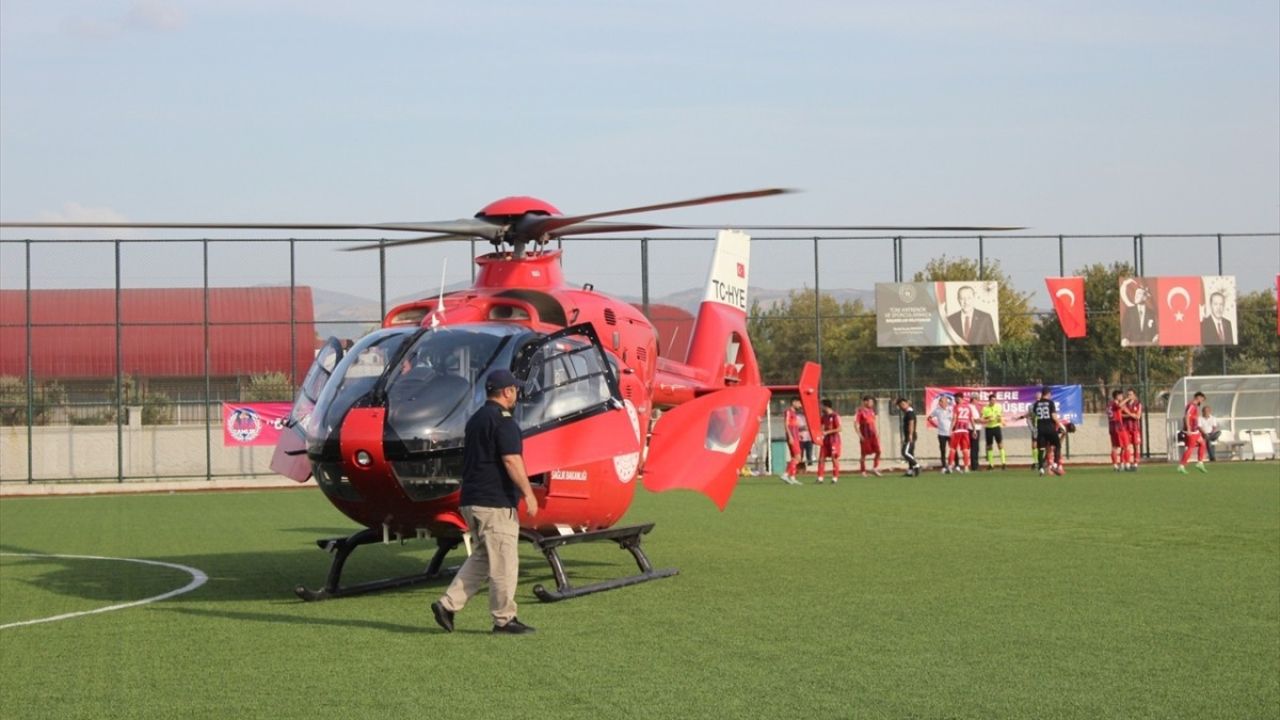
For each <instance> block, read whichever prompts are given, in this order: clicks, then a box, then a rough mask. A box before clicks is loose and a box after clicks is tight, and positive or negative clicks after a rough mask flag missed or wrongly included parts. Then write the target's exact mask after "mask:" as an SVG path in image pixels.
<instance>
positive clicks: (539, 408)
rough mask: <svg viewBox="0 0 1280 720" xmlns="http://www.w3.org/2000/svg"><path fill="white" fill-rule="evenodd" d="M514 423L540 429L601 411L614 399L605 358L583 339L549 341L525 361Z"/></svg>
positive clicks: (570, 338)
mask: <svg viewBox="0 0 1280 720" xmlns="http://www.w3.org/2000/svg"><path fill="white" fill-rule="evenodd" d="M526 369H527V372H526V374H525V378H526V379H525V381H524V383H523V386H522V388H521V402H520V403H518V404H517V405H516V421H517V422H518V423H519V424H520V427H521V429H523V430H525V431H526V432H527V431H529V430H535V429H541V428H543V427H546V426H548V425H551V424H555V423H559V422H564V421H567V420H571V419H574V418H576V417H578V416H583V415H587V414H591V413H593V412H595V411H597V410H600V409H603V408H605V407H606V406H607V404H608V403H610V402H611V400H612V399H613V396H612V392H611V391H610V388H609V380H608V379H609V373H608V368H607V366H606V364H605V360H604V355H603V353H602V352H601V351H600V349H599V348H598V347H596V346H595V345H593V344H591V343H590V342H588V341H586V340H585V339H580V338H575V337H562V338H558V339H554V340H550V341H548V342H546V343H544V344H543V345H541V346H540V347H538V348H537V350H536V351H535V352H534V353H533V354H532V355H531V356H529V357H528V359H527V365H526Z"/></svg>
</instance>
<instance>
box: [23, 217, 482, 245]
mask: <svg viewBox="0 0 1280 720" xmlns="http://www.w3.org/2000/svg"><path fill="white" fill-rule="evenodd" d="M0 228H83V229H131V230H389V231H395V232H419V233H423V232H430V233H447V234H450V235H459V236H463V237H468V238H470V237H480V238H484V239H486V240H492V239H494V238H495V237H497V235H498V231H499V230H500V229H501V228H500V227H499V226H497V225H494V224H493V223H489V222H485V221H483V220H476V219H473V218H462V219H459V220H443V221H434V222H395V223H163V222H136V223H135V222H26V221H20V222H0Z"/></svg>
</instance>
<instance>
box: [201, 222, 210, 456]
mask: <svg viewBox="0 0 1280 720" xmlns="http://www.w3.org/2000/svg"><path fill="white" fill-rule="evenodd" d="M200 250H201V258H200V266H201V287H202V288H203V294H204V318H203V320H202V323H201V324H203V325H204V479H205V480H213V438H212V437H211V436H212V435H213V423H212V422H211V419H212V417H213V415H212V413H210V412H209V403H211V402H213V385H212V383H211V381H210V380H209V356H210V351H209V239H208V238H205V239H204V240H201V241H200Z"/></svg>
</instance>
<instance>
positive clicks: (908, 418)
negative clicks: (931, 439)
mask: <svg viewBox="0 0 1280 720" xmlns="http://www.w3.org/2000/svg"><path fill="white" fill-rule="evenodd" d="M902 438H903V439H904V440H915V439H916V411H915V408H913V407H911V406H910V405H908V406H907V409H906V410H903V411H902Z"/></svg>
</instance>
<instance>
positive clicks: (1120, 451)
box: [1107, 390, 1130, 472]
mask: <svg viewBox="0 0 1280 720" xmlns="http://www.w3.org/2000/svg"><path fill="white" fill-rule="evenodd" d="M1107 431H1108V432H1109V433H1110V434H1111V467H1112V469H1113V470H1115V471H1116V472H1120V471H1121V469H1123V468H1127V467H1129V445H1130V441H1129V429H1128V428H1127V427H1125V422H1124V391H1123V390H1114V391H1112V393H1111V402H1109V403H1107Z"/></svg>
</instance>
